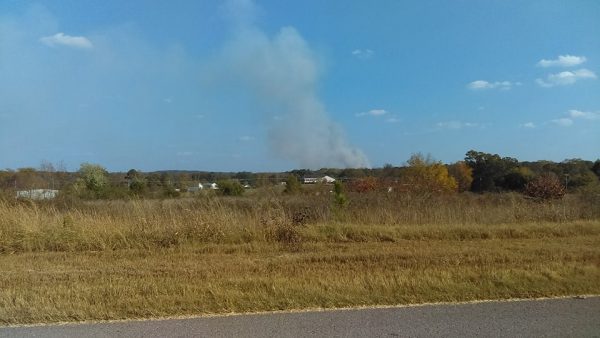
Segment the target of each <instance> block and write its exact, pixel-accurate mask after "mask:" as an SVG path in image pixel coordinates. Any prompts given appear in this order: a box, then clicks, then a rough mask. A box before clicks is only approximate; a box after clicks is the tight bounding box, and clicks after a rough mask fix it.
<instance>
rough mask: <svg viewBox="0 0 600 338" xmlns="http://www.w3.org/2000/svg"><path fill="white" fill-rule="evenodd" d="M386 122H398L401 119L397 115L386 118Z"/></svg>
mask: <svg viewBox="0 0 600 338" xmlns="http://www.w3.org/2000/svg"><path fill="white" fill-rule="evenodd" d="M385 122H387V123H398V122H400V119H399V118H397V117H390V118H388V119H386V120H385Z"/></svg>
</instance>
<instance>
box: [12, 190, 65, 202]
mask: <svg viewBox="0 0 600 338" xmlns="http://www.w3.org/2000/svg"><path fill="white" fill-rule="evenodd" d="M56 196H58V190H52V189H30V190H19V191H17V198H30V199H32V200H50V199H53V198H56Z"/></svg>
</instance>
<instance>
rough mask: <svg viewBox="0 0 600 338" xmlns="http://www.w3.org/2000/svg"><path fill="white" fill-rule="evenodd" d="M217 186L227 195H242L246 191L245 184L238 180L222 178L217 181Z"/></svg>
mask: <svg viewBox="0 0 600 338" xmlns="http://www.w3.org/2000/svg"><path fill="white" fill-rule="evenodd" d="M217 186H218V187H219V191H221V194H223V195H225V196H240V195H242V194H243V193H244V186H242V184H241V183H240V182H238V181H236V180H221V181H218V182H217Z"/></svg>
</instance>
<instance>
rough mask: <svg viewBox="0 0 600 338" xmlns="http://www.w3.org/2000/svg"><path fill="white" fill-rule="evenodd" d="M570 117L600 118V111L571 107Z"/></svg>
mask: <svg viewBox="0 0 600 338" xmlns="http://www.w3.org/2000/svg"><path fill="white" fill-rule="evenodd" d="M569 117H571V118H573V119H585V120H600V113H594V112H591V111H581V110H576V109H571V110H569Z"/></svg>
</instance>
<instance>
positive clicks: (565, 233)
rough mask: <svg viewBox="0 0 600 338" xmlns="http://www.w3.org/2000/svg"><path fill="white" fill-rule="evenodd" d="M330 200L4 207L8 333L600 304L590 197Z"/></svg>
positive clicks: (2, 297) (598, 236) (1, 263)
mask: <svg viewBox="0 0 600 338" xmlns="http://www.w3.org/2000/svg"><path fill="white" fill-rule="evenodd" d="M329 198H330V196H314V197H312V198H307V197H306V196H290V197H288V196H266V197H256V196H255V197H252V196H250V197H245V198H237V199H231V198H217V197H214V198H199V199H188V200H164V201H158V200H152V201H110V202H106V201H97V202H81V203H78V204H74V205H62V204H33V203H23V202H14V201H2V202H0V267H1V270H2V273H1V274H0V323H1V324H5V325H6V324H17V323H38V322H56V321H78V320H99V319H100V320H101V319H124V318H142V317H156V316H173V315H192V314H204V313H229V312H248V311H266V310H284V309H302V308H315V307H323V308H329V307H346V306H363V305H386V304H408V303H422V302H437V301H465V300H475V299H504V298H513V297H519V298H527V297H545V296H562V295H575V294H600V220H599V218H598V216H597V214H596V213H597V212H599V211H598V210H597V209H594V207H593V206H594V204H586V203H587V202H589V200H581V199H580V198H579V197H577V196H569V197H568V198H566V199H564V200H562V201H556V202H552V203H545V204H540V203H535V202H532V201H529V200H526V199H523V198H521V197H520V196H518V195H512V194H506V195H489V196H481V195H468V194H465V195H456V196H450V197H448V196H446V197H432V196H420V197H416V196H412V197H396V198H388V197H385V198H381V197H376V196H350V200H351V204H350V205H348V206H347V207H344V208H340V207H337V206H335V205H332V203H331V201H330V200H329ZM586 201H587V202H586ZM592 203H595V202H593V201H592Z"/></svg>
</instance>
